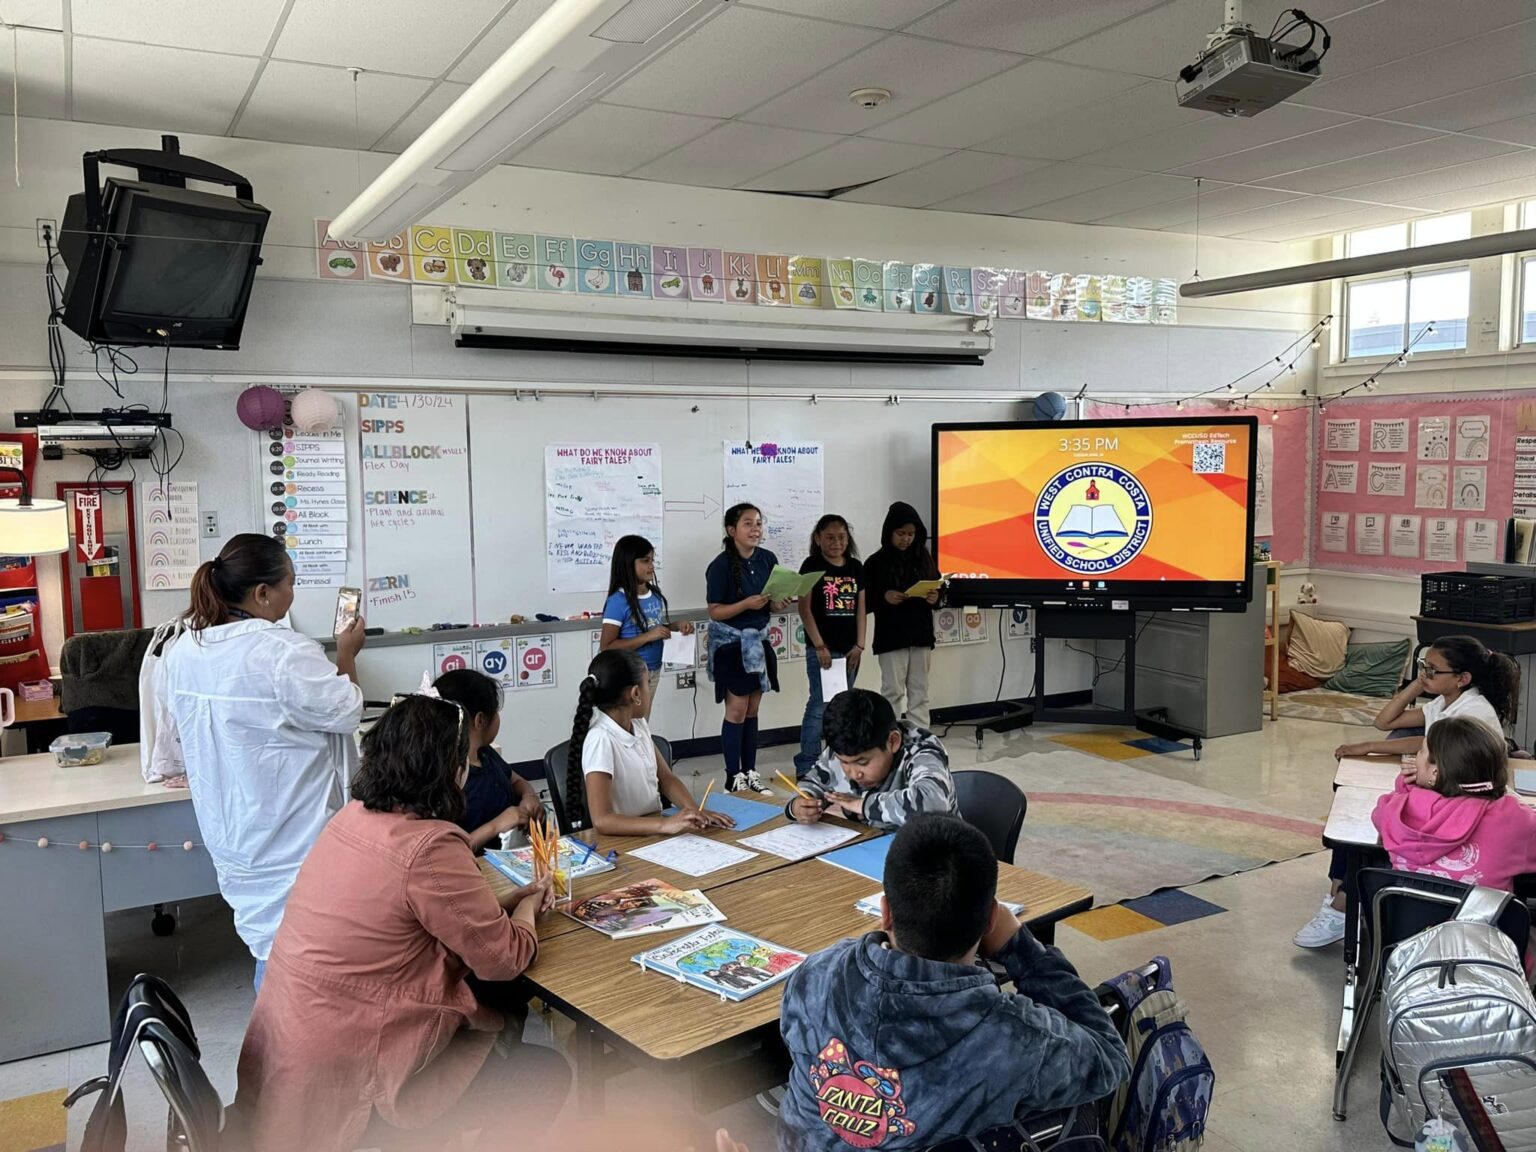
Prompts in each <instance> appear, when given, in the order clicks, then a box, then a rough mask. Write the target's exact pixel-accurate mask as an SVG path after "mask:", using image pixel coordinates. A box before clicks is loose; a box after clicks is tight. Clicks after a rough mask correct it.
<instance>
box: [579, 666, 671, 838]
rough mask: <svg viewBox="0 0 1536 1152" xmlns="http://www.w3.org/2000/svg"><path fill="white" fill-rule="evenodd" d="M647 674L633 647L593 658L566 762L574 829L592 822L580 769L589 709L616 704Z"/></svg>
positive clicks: (581, 692)
mask: <svg viewBox="0 0 1536 1152" xmlns="http://www.w3.org/2000/svg"><path fill="white" fill-rule="evenodd" d="M649 676H650V669H648V668H646V666H645V661H644V660H642V659H640V655H639V653H637V652H634V651H632V650H627V649H622V648H609V649H606V650H605V651H602V652H599V653H598V654H597V655H596V656H594V657H592V663H590V664H588V665H587V676H586V679H584V680H583V681H582V682H581V690H580V694H579V695H578V696H577V699H576V718H575V720H573V721H572V723H571V751H570V755H569V757H568V759H567V761H566V776H565V815H566V818H567V819H568V820H569V821H570V822H571V827H572V828H573V829H579V828H585V827H587V825H588V824H589V823H590V822H591V814H590V813H589V812H588V811H587V782H586V779H585V777H584V775H583V773H582V770H581V746H582V745H583V744H585V743H586V741H587V730H588V729H590V728H591V727H592V712H593V710H594V709H598V708H603V709H607V708H613V707H616V706H617V705H618V703H619V701H621V700H622V699H624V694H625V693H626V692H628V691H629V690H630V689H631V688H638V687H639V686H640V685H641V684H643V683H645V681H646V678H647V677H649Z"/></svg>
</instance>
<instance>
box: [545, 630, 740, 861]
mask: <svg viewBox="0 0 1536 1152" xmlns="http://www.w3.org/2000/svg"><path fill="white" fill-rule="evenodd" d="M648 673H649V670H648V669H647V668H646V666H645V661H644V660H642V659H641V658H640V656H639V655H638V654H637V653H635V652H633V651H625V650H622V649H618V648H609V649H607V650H606V651H603V652H599V653H598V654H597V655H596V656H595V657H594V658H593V660H592V663H591V664H590V665H588V667H587V675H586V678H585V679H584V680H582V682H581V698H580V700H579V702H578V703H577V705H576V719H575V722H574V723H573V724H572V726H571V758H570V763H569V767H568V772H567V776H566V783H565V807H566V814H567V815H568V816H569V818H570V821H571V827H572V828H576V829H580V828H595V829H596V830H597V831H599V832H603V833H606V834H609V835H617V836H652V835H655V834H656V833H657V832H664V833H667V834H668V835H671V834H673V833H676V832H689V831H694V830H697V829H708V828H730V827H733V826H734V824H735V821H733V820H732V819H731V818H730V817H729V816H726V815H724V814H723V813H719V812H701V811H700V810H699V806H698V804H697V803H695V802H694V799H693V796H692V794H691V793H690V792H689V791H688V789H687V788H686V787H685V786H684V785H683V782H682V781H681V780H679V779H678V778H677V777H676V776H675V775H674V774H673V772H672V766H671V765H670V764H668V763H667V762H666V760H665V759H664V758H663V756H662V754H661V750H660V749H659V748H657V747H656V745H655V744H654V743H653V742H652V740H651V729H650V726H649V725H648V724H647V723H646V721H645V715H646V713H647V712H649V711H650V708H651V681H650V676H649V674H648ZM663 797H665V799H666V800H667V801H668V802H669V803H671V804H672V805H674V806H675V807H676V808H677V812H676V813H674V814H673V815H671V816H663V815H662V814H661V809H662V798H663Z"/></svg>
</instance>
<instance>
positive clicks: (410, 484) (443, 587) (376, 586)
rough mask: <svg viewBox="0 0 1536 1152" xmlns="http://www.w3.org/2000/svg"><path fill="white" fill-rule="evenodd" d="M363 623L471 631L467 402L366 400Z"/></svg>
mask: <svg viewBox="0 0 1536 1152" xmlns="http://www.w3.org/2000/svg"><path fill="white" fill-rule="evenodd" d="M357 405H358V429H359V452H360V455H361V470H362V481H363V560H364V586H363V596H364V607H363V615H364V617H365V618H366V619H367V621H368V624H369V626H370V627H379V628H386V629H389V630H391V631H393V630H397V629H400V628H408V627H417V628H426V627H430V626H431V625H433V624H450V623H451V624H472V623H474V622H475V592H474V555H473V551H472V549H471V538H470V522H469V507H470V504H469V425H468V422H467V420H468V411H467V409H468V405H467V402H466V398H465V397H464V396H461V395H454V394H451V393H445V392H364V393H362V394H360V395H359V396H358V398H357Z"/></svg>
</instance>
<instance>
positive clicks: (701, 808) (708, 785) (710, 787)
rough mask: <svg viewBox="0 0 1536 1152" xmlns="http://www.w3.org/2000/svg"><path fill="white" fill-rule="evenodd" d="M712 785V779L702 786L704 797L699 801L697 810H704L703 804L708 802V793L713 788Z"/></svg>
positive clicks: (713, 785) (713, 783) (713, 784)
mask: <svg viewBox="0 0 1536 1152" xmlns="http://www.w3.org/2000/svg"><path fill="white" fill-rule="evenodd" d="M714 787H715V782H714V781H713V780H711V781H710V782H709V783H708V784H706V785H705V786H704V799H702V800H700V801H699V811H701V812H702V811H703V810H704V805H706V804H708V803H709V794H710V792H712V791H713V790H714Z"/></svg>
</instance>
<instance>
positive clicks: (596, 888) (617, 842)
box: [480, 804, 883, 951]
mask: <svg viewBox="0 0 1536 1152" xmlns="http://www.w3.org/2000/svg"><path fill="white" fill-rule="evenodd" d="M779 808H780V809H782V808H783V805H782V804H780V805H779ZM822 822H823V823H826V824H836V825H838V826H839V827H842V828H851V829H853V830H855V831H856V832H858V835H857V836H856V837H854V838H853V839H852V840H845V841H844V842H843V843H842V844H839V845H838V847H839V848H846V847H847V846H848V845H849V844H857V843H859V842H860V841H862V840H872V839H874V838H875V837H876V836H880V835H883V833H881V832H879V831H877V830H875V829H873V828H870V827H868V826H866V825H863V824H852V823H849V822H848V821H846V820H839V819H836V818H833V817H827V818H825V819H824V820H823V821H822ZM785 823H788V821H786V820H785V819H784V818H783V817H782V816H780V817H778V818H776V819H773V820H769V821H766V822H765V823H762V824H758V825H755V826H754V827H752V828H748V829H746V830H744V831H743V830H739V829H734V828H732V829H723V828H717V829H712V830H710V831H708V832H695V833H693V835H695V836H703V837H705V838H706V839H710V840H719V841H722V842H723V843H726V844H734V843H736V841H738V840H741V839H743V838H744V837H748V836H757V835H759V834H761V833H763V832H767V831H769V830H770V829H772V828H777V827H779V826H780V825H781V824H785ZM590 838H591V834H590V833H587V839H588V840H590ZM670 839H672V837H670V836H665V835H660V834H658V835H655V836H599V837H598V838H597V851H598V852H599V853H606V852H608V851H609V850H610V849H614V850H617V852H618V854H619V855H618V857H617V858H616V859H615V860H614V862H613V864H614V868H613V871H612V872H599V873H597V874H596V875H593V876H586V877H583V878H582V879H580V880H577V881H576V883H575V886H574V887H575V892H574V896H575V899H577V900H581V899H584V898H586V897H588V896H595V895H597V894H598V893H599V892H607V891H609V890H610V889H613V888H622V887H623V886H624V885H625V884H632V883H634V882H635V881H636V880H661V881H664V882H665V883H667V884H670V885H672V886H673V887H674V888H681V889H683V890H684V891H690V890H692V889H695V888H697V889H699V890H701V891H704V892H713V891H714V890H715V889H716V888H720V887H723V886H724V885H726V884H732V883H735V882H736V881H737V880H745V879H747V878H748V877H751V876H759V875H762V874H763V873H765V872H774V871H777V870H779V869H782V868H787V867H789V866H790V863H791V862H790V861H788V860H785V859H784V858H783V857H780V856H774V855H772V854H770V853H768V852H759V851H758V850H757V849H755V848H751V847H747V848H744V849H743V851H745V852H755V853H757V854H756V855H755V856H753V857H752V859H750V860H743V861H742V862H741V863H740V864H733V865H731V866H730V867H729V868H721V869H720V870H719V871H717V872H710V873H708V874H707V875H704V876H689V875H687V874H686V873H683V872H675V871H673V870H672V869H671V868H663V867H662V866H661V865H659V864H653V863H652V862H651V861H649V860H644V859H642V858H640V857H639V856H634V855H631V853H632V852H633V851H634V849H636V848H644V847H646V846H648V845H651V844H659V843H661V842H663V841H666V840H670ZM480 871H481V872H483V873H485V876H486V878H487V879H488V880H489V881H490V884H491V890H492V891H493V892H495V893H496V895H497V897H498V898H499V897H501V896H503V895H504V894H506V893H507V892H510V891H511V890H512V889H513V888H514V887H516V885H514V884H513V883H512V881H511V880H509V879H508V878H507V877H506V876H505V875H504V874H503V873H501V872H500V871H498V870H497V869H496V868H495V867H493V866H492V865H491V863H490V862H489V861H488V860H485V859H481V861H480ZM538 928H539V939H540V940H549V939H552V938H554V937H556V936H563V935H565V934H566V933H567V932H576V931H588V932H590V931H591V929H588V928H583V926H582V925H580V924H578V923H576V921H574V920H572V919H571V918H570V917H569V916H567V915H565V914H564V913H563V912H561V911H560V910H559V908H551V909H550V910H549V911H547V912H543V913H541V914H540V915H539V920H538ZM636 951H639V949H636Z"/></svg>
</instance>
